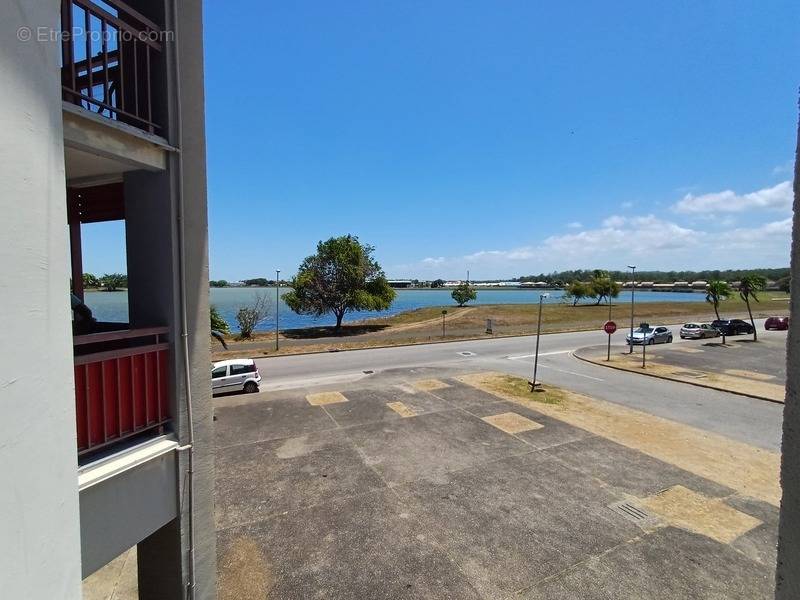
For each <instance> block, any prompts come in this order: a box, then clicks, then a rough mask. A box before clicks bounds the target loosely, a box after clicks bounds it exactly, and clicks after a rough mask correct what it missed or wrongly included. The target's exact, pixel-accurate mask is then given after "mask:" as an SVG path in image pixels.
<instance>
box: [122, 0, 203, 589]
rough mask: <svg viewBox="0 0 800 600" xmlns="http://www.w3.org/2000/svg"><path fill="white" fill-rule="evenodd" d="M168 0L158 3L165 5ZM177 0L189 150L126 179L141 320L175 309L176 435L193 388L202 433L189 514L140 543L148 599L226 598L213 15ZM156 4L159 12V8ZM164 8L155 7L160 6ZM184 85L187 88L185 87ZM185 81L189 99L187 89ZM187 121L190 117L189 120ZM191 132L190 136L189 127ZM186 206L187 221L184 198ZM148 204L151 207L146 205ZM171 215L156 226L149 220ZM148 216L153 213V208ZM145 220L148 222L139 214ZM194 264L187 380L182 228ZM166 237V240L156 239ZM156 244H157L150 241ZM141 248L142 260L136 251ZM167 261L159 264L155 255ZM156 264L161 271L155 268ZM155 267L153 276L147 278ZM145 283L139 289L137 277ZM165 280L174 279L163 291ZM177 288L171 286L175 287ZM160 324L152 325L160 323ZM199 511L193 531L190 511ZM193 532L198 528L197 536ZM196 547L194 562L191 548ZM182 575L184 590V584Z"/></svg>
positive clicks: (184, 496) (175, 130)
mask: <svg viewBox="0 0 800 600" xmlns="http://www.w3.org/2000/svg"><path fill="white" fill-rule="evenodd" d="M158 1H159V0H153V2H154V3H155V4H157V3H158ZM172 2H173V0H167V1H166V2H164V3H163V5H164V6H165V7H166V10H165V11H164V14H165V22H166V29H167V30H168V31H169V30H171V31H174V32H175V33H176V37H175V39H176V40H177V44H172V43H168V44H166V45H165V57H166V66H167V68H166V85H167V89H166V90H165V93H166V94H167V97H168V98H169V111H168V112H169V119H168V123H167V128H166V132H165V134H166V136H167V139H168V141H169V143H170V144H171V145H173V146H175V147H177V148H180V156H179V155H178V154H172V155H171V156H170V158H169V166H168V171H167V173H165V174H163V175H159V174H153V173H142V172H140V173H134V174H130V175H127V176H126V178H125V194H126V199H125V202H126V211H129V212H127V214H126V220H127V221H128V229H129V231H128V253H129V254H128V260H129V271H128V277H129V285H130V291H129V294H131V296H130V298H131V301H130V304H131V321H132V323H137V324H138V323H142V324H147V323H145V322H144V321H146V320H150V321H152V320H154V319H156V318H158V317H160V316H162V315H169V316H170V320H169V321H168V322H167V324H169V325H170V326H171V327H172V331H173V335H172V336H171V339H172V341H173V342H174V350H173V373H174V374H175V381H174V382H173V383H174V390H175V399H176V401H175V405H174V407H173V408H174V410H173V413H172V414H173V418H174V426H175V432H176V434H177V435H178V437H179V440H180V442H181V443H182V444H187V443H188V441H189V417H188V411H187V393H188V392H189V391H190V392H191V402H192V413H193V414H192V418H193V420H192V431H193V433H194V465H193V468H192V469H191V470H192V477H193V481H194V485H193V491H194V494H193V495H192V498H191V501H190V500H189V492H190V488H189V479H188V478H187V477H186V474H187V473H188V472H189V452H188V451H184V452H181V453H180V454H179V456H178V472H177V473H176V477H177V482H178V486H179V489H178V491H179V497H180V498H181V513H180V516H179V518H178V519H177V520H176V521H174V522H172V523H169V524H168V525H166V526H165V527H163V528H162V529H161V530H159V531H157V532H156V533H154V534H153V535H151V536H150V537H149V538H147V539H146V540H144V541H143V542H142V543H140V544H139V586H140V591H139V595H140V598H142V599H150V598H159V599H165V600H170V599H172V598H175V599H176V600H177V599H178V598H183V597H184V596H183V591H184V590H183V588H184V587H185V586H186V585H187V583H188V581H189V577H191V574H192V572H193V573H194V580H195V588H194V598H196V599H198V600H200V599H202V600H205V599H213V598H216V564H217V563H216V531H215V527H214V504H213V502H214V500H213V491H214V435H213V422H212V417H213V409H212V402H211V374H210V368H209V367H210V364H211V356H210V347H209V339H210V337H209V329H210V327H209V317H208V222H207V219H208V216H207V207H206V202H207V200H206V148H205V99H204V88H203V22H202V2H201V0H182V1H181V2H180V3H179V5H178V8H179V10H178V22H177V23H174V22H173V12H172ZM154 10H155V9H154ZM151 12H153V14H155V13H154V11H151ZM178 82H180V85H178ZM179 88H180V97H178V89H179ZM179 118H180V119H181V121H182V123H179ZM179 132H182V135H180V134H179ZM181 197H182V198H183V204H184V209H185V210H184V213H183V215H182V218H181V219H179V205H180V199H181ZM140 203H141V205H140ZM159 205H160V206H161V209H160V210H161V212H162V218H159V219H158V220H157V221H156V222H155V226H151V227H150V229H149V231H148V230H147V228H146V226H145V223H147V222H150V223H151V225H153V221H152V220H151V219H156V218H157V217H156V213H157V212H158V211H159ZM145 213H147V216H146V217H145V216H144V214H145ZM140 217H141V221H139V218H140ZM181 231H182V233H183V238H182V239H183V244H184V247H185V262H184V265H183V266H184V269H183V280H184V282H185V290H184V297H185V303H186V321H187V328H186V332H187V337H186V346H187V348H188V355H189V367H188V370H189V376H190V381H191V390H187V389H186V386H185V376H184V373H185V368H184V358H183V338H182V337H181V321H180V300H181V294H180V280H181V277H180V275H181V273H180V269H179V263H180V261H179V258H180V243H179V242H180V233H181ZM155 238H158V239H155ZM148 243H149V244H150V245H151V246H150V248H149V249H146V248H144V246H145V245H146V244H148ZM134 252H135V253H141V254H139V255H138V257H134V255H133V253H134ZM150 261H155V262H156V263H160V264H157V265H154V264H153V262H150ZM153 269H155V270H153ZM146 273H149V275H146ZM139 281H141V282H146V283H142V287H143V289H140V290H135V289H134V288H135V287H136V285H137V282H139ZM155 285H158V286H160V285H164V286H165V289H164V290H163V291H159V290H157V289H155ZM167 288H169V289H170V291H169V292H168V291H166V290H167ZM150 324H152V323H150ZM190 508H191V511H192V513H191V514H192V516H193V525H194V526H193V528H192V529H191V530H190V525H191V521H190V519H189V510H190ZM192 531H193V535H192ZM190 544H191V545H192V546H193V548H194V569H192V565H191V561H190V553H189V546H190ZM176 574H179V575H180V581H181V584H182V585H181V588H178V587H176V585H175V583H176V581H177V580H176V578H175V576H176Z"/></svg>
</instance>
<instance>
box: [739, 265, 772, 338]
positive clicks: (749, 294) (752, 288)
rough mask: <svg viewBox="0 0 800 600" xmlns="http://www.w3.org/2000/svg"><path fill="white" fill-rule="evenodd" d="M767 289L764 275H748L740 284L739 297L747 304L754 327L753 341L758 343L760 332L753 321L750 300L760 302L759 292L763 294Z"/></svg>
mask: <svg viewBox="0 0 800 600" xmlns="http://www.w3.org/2000/svg"><path fill="white" fill-rule="evenodd" d="M766 287H767V280H766V278H765V277H763V276H762V275H746V276H745V277H742V280H741V281H740V282H739V296H740V297H741V299H742V300H744V303H745V304H747V314H749V315H750V324H751V325H752V326H753V341H754V342H757V341H758V330H757V329H756V322H755V321H754V320H753V311H752V310H751V309H750V299H751V298H752V299H753V300H755V301H756V302H760V300H759V299H758V296H757V294H758V292H763V291H764V289H765V288H766Z"/></svg>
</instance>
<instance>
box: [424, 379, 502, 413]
mask: <svg viewBox="0 0 800 600" xmlns="http://www.w3.org/2000/svg"><path fill="white" fill-rule="evenodd" d="M444 381H445V382H446V383H447V384H448V387H446V388H440V389H437V390H434V391H432V392H431V393H432V394H434V395H435V396H436V397H437V398H442V399H444V400H447V401H448V402H450V403H451V404H453V406H457V407H458V408H464V409H467V408H470V407H473V406H475V405H479V404H490V403H493V402H497V397H496V396H492V395H491V394H487V393H486V392H484V391H483V390H479V389H476V388H474V387H472V386H469V385H466V384H464V383H462V382H461V381H458V380H456V379H445V380H444Z"/></svg>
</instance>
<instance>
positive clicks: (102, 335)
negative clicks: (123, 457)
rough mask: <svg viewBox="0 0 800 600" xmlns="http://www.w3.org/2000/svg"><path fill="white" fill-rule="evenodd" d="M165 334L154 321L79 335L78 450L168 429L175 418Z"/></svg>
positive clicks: (83, 451)
mask: <svg viewBox="0 0 800 600" xmlns="http://www.w3.org/2000/svg"><path fill="white" fill-rule="evenodd" d="M98 325H99V327H98V329H101V328H102V324H98ZM166 334H167V328H166V327H153V328H149V329H124V330H117V331H100V332H98V333H90V334H87V335H76V336H74V338H73V344H74V351H75V361H74V362H75V409H76V415H77V432H78V455H79V456H84V455H87V454H89V453H94V452H96V451H98V450H101V449H103V448H107V447H108V446H110V445H112V444H117V443H118V442H121V441H123V440H126V439H128V438H132V437H134V436H139V437H146V435H147V434H148V433H150V434H153V435H156V434H160V433H163V431H164V427H165V426H166V425H167V424H168V423H169V421H170V410H169V391H168V390H169V372H170V371H169V344H168V343H167V342H166V341H164V337H165V336H166Z"/></svg>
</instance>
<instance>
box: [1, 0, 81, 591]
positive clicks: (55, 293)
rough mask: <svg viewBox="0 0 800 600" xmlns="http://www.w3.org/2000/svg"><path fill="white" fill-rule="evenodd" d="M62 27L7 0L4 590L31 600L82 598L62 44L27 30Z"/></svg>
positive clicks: (55, 14)
mask: <svg viewBox="0 0 800 600" xmlns="http://www.w3.org/2000/svg"><path fill="white" fill-rule="evenodd" d="M58 23H59V2H58V1H57V0H3V1H2V2H0V90H2V93H0V132H2V133H1V134H0V136H2V141H1V142H0V214H2V218H1V219H0V331H2V334H3V343H2V345H0V407H2V413H0V481H2V485H0V596H2V597H3V598H26V599H30V600H38V599H41V600H53V599H56V598H58V599H67V600H70V599H77V598H80V594H81V590H80V573H81V567H80V560H81V558H80V557H81V553H80V537H79V526H78V486H77V476H76V467H77V457H76V440H75V405H74V403H75V400H74V395H73V376H72V338H71V330H70V327H71V325H70V319H71V315H70V304H69V268H68V267H69V264H68V260H69V258H68V257H69V246H68V243H67V229H66V223H67V215H66V201H65V187H64V154H63V148H62V129H61V92H60V77H59V69H58V55H59V46H58V45H57V44H56V43H55V42H54V41H53V42H44V43H42V42H37V41H36V40H35V39H34V40H31V41H27V42H26V41H20V40H19V38H18V31H20V29H19V28H20V27H30V28H32V31H33V35H34V37H35V35H36V31H35V30H36V27H39V26H45V27H53V26H57V25H58ZM25 33H26V30H22V31H21V35H22V37H24V36H25Z"/></svg>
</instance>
